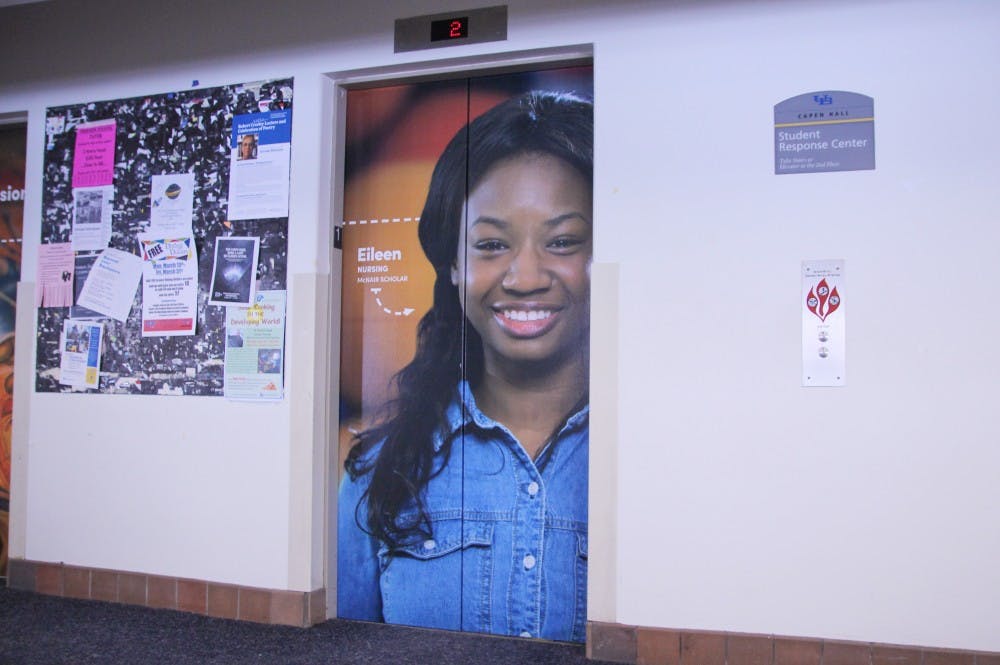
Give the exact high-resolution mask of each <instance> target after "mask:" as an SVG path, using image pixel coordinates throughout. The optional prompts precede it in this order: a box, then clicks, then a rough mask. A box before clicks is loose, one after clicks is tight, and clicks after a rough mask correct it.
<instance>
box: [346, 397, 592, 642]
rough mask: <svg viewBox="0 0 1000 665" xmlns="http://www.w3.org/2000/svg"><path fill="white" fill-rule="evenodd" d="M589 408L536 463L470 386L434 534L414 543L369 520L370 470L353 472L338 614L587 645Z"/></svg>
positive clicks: (450, 431)
mask: <svg viewBox="0 0 1000 665" xmlns="http://www.w3.org/2000/svg"><path fill="white" fill-rule="evenodd" d="M459 394H460V395H461V396H462V397H461V398H459V396H458V395H459ZM588 415H589V407H584V408H583V409H582V410H580V411H579V412H577V413H575V414H574V415H572V416H571V417H570V418H569V419H568V420H567V421H566V424H565V425H564V426H563V428H562V429H561V430H560V431H559V433H558V434H557V436H556V438H555V439H554V440H553V441H552V442H551V443H550V444H549V445H548V446H547V447H546V448H545V449H544V450H543V451H542V453H541V454H540V455H539V456H538V458H537V459H536V460H534V461H532V459H531V458H530V457H529V456H528V455H527V453H525V451H524V449H523V448H522V447H521V445H520V444H519V443H518V442H517V440H516V439H515V438H514V436H513V435H512V434H511V433H510V431H509V430H508V429H507V428H506V427H504V426H503V425H501V424H499V423H497V422H495V421H493V420H491V419H490V418H488V417H487V416H485V415H484V414H483V413H482V412H480V411H479V409H478V408H476V404H475V399H474V398H473V396H472V392H471V391H470V390H469V387H468V385H467V384H465V383H462V384H461V385H460V386H459V390H458V393H457V394H456V398H455V400H454V401H453V403H452V404H451V406H450V407H449V408H448V411H447V419H448V428H447V430H446V431H442V432H439V434H438V435H437V437H436V439H435V446H436V448H437V449H438V450H439V451H440V450H442V442H443V441H445V440H447V437H449V436H454V440H453V443H452V445H451V449H450V452H449V453H448V459H447V464H446V465H445V467H444V469H443V470H442V472H441V473H439V474H438V475H437V476H435V477H434V478H433V479H432V480H431V481H430V483H429V484H428V485H427V488H426V490H425V493H424V500H425V505H426V509H427V514H428V516H429V518H430V520H431V529H432V535H431V537H430V538H427V539H421V540H417V541H416V542H411V543H408V544H407V545H405V546H399V547H395V548H390V547H387V546H386V545H385V544H384V543H382V542H380V541H377V540H376V539H374V538H373V537H371V536H370V535H369V534H368V533H366V531H365V530H364V529H362V528H361V526H359V522H360V523H361V524H364V520H365V519H366V515H367V510H366V505H364V504H363V503H362V501H363V500H364V496H363V495H364V492H365V490H366V489H367V487H368V482H369V478H370V474H364V475H362V476H360V477H358V478H357V479H354V480H352V479H351V478H350V476H349V475H345V476H344V480H343V482H342V484H341V487H340V498H339V510H338V520H339V524H338V531H339V534H338V535H339V537H338V551H337V558H338V566H337V614H338V616H340V617H343V618H347V619H363V620H368V621H386V622H389V623H400V624H407V625H411V626H426V627H430V628H448V629H454V630H464V631H473V632H487V633H499V634H503V635H520V636H522V637H541V638H545V639H550V640H565V641H575V642H582V641H583V640H584V624H585V622H586V617H587V605H586V603H587V447H588V436H589V422H588ZM379 449H380V447H379V446H375V447H374V448H373V449H372V450H371V451H370V452H369V453H368V454H367V455H366V458H367V459H372V458H373V457H374V456H375V455H377V454H378V450H379Z"/></svg>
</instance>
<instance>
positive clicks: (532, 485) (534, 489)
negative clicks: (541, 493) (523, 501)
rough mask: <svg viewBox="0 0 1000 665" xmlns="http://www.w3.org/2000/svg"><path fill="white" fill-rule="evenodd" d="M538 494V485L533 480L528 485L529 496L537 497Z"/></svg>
mask: <svg viewBox="0 0 1000 665" xmlns="http://www.w3.org/2000/svg"><path fill="white" fill-rule="evenodd" d="M536 494H538V483H536V482H535V481H534V480H532V481H531V482H530V483H528V496H535V495H536Z"/></svg>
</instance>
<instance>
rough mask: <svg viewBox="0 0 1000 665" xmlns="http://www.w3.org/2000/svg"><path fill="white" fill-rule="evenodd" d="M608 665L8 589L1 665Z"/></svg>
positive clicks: (491, 640) (568, 651) (460, 641)
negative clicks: (96, 664)
mask: <svg viewBox="0 0 1000 665" xmlns="http://www.w3.org/2000/svg"><path fill="white" fill-rule="evenodd" d="M61 663H65V664H67V665H68V664H73V665H77V664H83V663H129V664H136V665H142V664H145V663H157V664H160V663H164V664H170V663H180V664H183V665H189V664H190V665H194V664H196V663H197V664H199V665H200V664H202V663H211V664H221V663H281V664H286V663H287V664H289V665H293V664H299V663H301V664H305V663H310V664H311V663H332V664H336V665H354V664H361V663H365V664H368V663H378V664H380V665H381V664H385V663H393V664H395V663H400V664H403V663H427V664H428V665H460V664H465V663H484V664H489V665H506V664H510V665H531V664H535V663H538V664H549V663H551V664H552V665H582V664H584V663H590V664H592V665H599V661H588V660H586V658H585V657H584V649H583V647H582V646H575V645H568V644H560V643H553V642H542V641H539V640H521V639H512V638H505V637H491V636H488V635H469V634H461V633H451V632H447V631H437V630H421V629H417V628H405V627H401V626H386V625H381V624H367V623H359V622H354V621H340V620H331V621H327V622H325V623H322V624H320V625H318V626H313V627H312V628H290V627H286V626H265V625H260V624H252V623H245V622H240V621H229V620H225V619H213V618H210V617H204V616H198V615H195V614H188V613H185V612H174V611H170V610H153V609H148V608H145V607H134V606H129V605H118V604H115V603H102V602H97V601H89V600H73V599H68V598H56V597H52V596H43V595H40V594H34V593H28V592H25V591H15V590H12V589H8V588H6V587H0V665H22V664H30V665H49V664H51V665H56V664H61Z"/></svg>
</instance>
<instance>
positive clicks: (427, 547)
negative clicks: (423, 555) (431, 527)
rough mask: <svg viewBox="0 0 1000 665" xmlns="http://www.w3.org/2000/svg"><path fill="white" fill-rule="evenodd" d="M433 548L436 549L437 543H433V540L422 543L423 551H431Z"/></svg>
mask: <svg viewBox="0 0 1000 665" xmlns="http://www.w3.org/2000/svg"><path fill="white" fill-rule="evenodd" d="M435 547H437V543H435V542H434V541H433V540H425V541H424V549H425V550H432V549H434V548H435Z"/></svg>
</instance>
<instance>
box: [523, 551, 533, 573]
mask: <svg viewBox="0 0 1000 665" xmlns="http://www.w3.org/2000/svg"><path fill="white" fill-rule="evenodd" d="M534 567H535V557H533V556H531V555H530V554H526V555H525V556H524V569H525V570H531V569H532V568H534Z"/></svg>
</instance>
